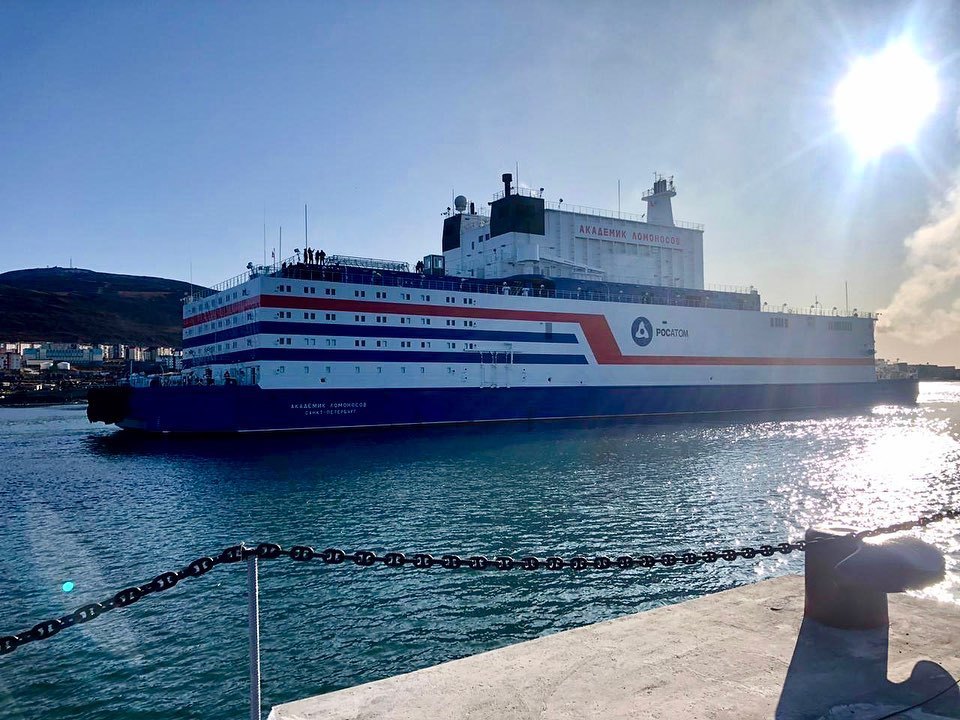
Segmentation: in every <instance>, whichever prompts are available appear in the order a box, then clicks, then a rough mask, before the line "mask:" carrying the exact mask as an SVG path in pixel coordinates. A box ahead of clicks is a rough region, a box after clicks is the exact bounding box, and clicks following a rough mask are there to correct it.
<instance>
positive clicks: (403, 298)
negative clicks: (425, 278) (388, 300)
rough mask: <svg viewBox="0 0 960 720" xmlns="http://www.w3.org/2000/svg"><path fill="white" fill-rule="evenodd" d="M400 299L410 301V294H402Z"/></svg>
mask: <svg viewBox="0 0 960 720" xmlns="http://www.w3.org/2000/svg"><path fill="white" fill-rule="evenodd" d="M400 299H402V300H409V299H410V293H400Z"/></svg>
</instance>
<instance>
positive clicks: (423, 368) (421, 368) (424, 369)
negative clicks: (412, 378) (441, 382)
mask: <svg viewBox="0 0 960 720" xmlns="http://www.w3.org/2000/svg"><path fill="white" fill-rule="evenodd" d="M426 371H427V369H426V368H425V367H423V365H421V366H420V374H421V375H423V374H424V373H425V372H426Z"/></svg>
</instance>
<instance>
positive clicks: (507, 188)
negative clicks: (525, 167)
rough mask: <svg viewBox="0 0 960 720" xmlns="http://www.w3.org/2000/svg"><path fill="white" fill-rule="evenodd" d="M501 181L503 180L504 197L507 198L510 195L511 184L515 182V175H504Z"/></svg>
mask: <svg viewBox="0 0 960 720" xmlns="http://www.w3.org/2000/svg"><path fill="white" fill-rule="evenodd" d="M500 179H501V180H503V196H504V197H507V196H508V195H509V194H510V183H511V182H513V175H512V174H511V173H504V174H503V175H502V176H501V177H500Z"/></svg>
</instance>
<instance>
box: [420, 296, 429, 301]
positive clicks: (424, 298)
mask: <svg viewBox="0 0 960 720" xmlns="http://www.w3.org/2000/svg"><path fill="white" fill-rule="evenodd" d="M420 299H421V300H423V301H424V302H430V296H429V295H421V296H420Z"/></svg>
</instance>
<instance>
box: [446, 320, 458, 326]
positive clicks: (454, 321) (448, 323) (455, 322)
mask: <svg viewBox="0 0 960 720" xmlns="http://www.w3.org/2000/svg"><path fill="white" fill-rule="evenodd" d="M456 324H457V321H456V320H447V325H456Z"/></svg>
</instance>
